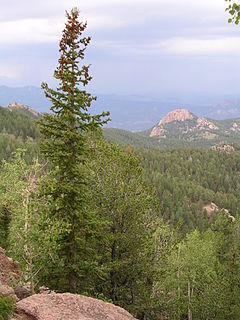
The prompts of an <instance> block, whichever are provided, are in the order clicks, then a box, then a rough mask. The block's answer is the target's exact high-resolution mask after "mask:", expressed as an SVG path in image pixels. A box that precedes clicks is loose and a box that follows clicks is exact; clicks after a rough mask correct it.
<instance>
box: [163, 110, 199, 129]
mask: <svg viewBox="0 0 240 320" xmlns="http://www.w3.org/2000/svg"><path fill="white" fill-rule="evenodd" d="M193 118H194V116H193V114H192V113H190V112H189V111H188V110H187V109H175V110H173V111H171V112H169V113H168V114H167V115H166V116H165V117H163V118H162V119H161V121H160V122H159V124H158V125H159V126H161V125H162V126H163V125H165V124H166V123H169V122H173V121H186V120H192V119H193Z"/></svg>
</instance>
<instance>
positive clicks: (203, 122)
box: [197, 117, 219, 130]
mask: <svg viewBox="0 0 240 320" xmlns="http://www.w3.org/2000/svg"><path fill="white" fill-rule="evenodd" d="M197 127H198V128H199V129H205V128H208V129H211V130H218V129H219V128H218V126H216V125H215V123H213V122H212V121H209V120H207V119H205V118H203V117H201V118H198V119H197Z"/></svg>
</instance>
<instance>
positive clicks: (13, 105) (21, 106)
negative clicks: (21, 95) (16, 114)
mask: <svg viewBox="0 0 240 320" xmlns="http://www.w3.org/2000/svg"><path fill="white" fill-rule="evenodd" d="M8 109H9V110H10V111H13V110H20V111H23V112H25V113H29V114H31V115H32V116H34V117H39V116H41V114H40V113H39V112H37V111H36V110H34V109H33V108H31V107H29V106H26V105H25V104H21V103H17V102H12V103H9V105H8Z"/></svg>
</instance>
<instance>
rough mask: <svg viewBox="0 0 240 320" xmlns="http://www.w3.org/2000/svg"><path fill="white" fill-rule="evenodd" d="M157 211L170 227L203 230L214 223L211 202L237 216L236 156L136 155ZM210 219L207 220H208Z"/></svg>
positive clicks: (239, 165)
mask: <svg viewBox="0 0 240 320" xmlns="http://www.w3.org/2000/svg"><path fill="white" fill-rule="evenodd" d="M136 155H137V157H138V158H139V160H140V163H141V165H142V167H143V172H144V177H145V179H146V181H147V182H148V184H149V185H150V186H151V187H152V188H153V189H154V190H155V192H156V196H157V198H158V202H159V206H160V207H159V210H160V212H161V213H162V215H163V217H164V219H165V220H166V221H168V222H169V223H170V224H171V225H174V226H176V225H178V224H179V223H180V224H181V229H182V230H184V231H185V232H186V231H191V230H192V229H194V228H199V229H200V230H205V229H206V228H207V227H208V226H209V224H210V223H212V221H213V220H214V219H215V217H216V215H217V214H218V213H217V212H214V209H213V210H212V211H211V210H210V211H211V213H209V214H207V212H206V210H205V209H204V208H205V207H206V206H207V208H208V206H210V205H211V203H212V202H213V203H214V204H216V205H217V207H218V208H219V211H220V210H221V209H227V210H229V213H231V214H232V215H233V216H236V215H238V214H239V212H240V152H239V151H238V152H232V153H230V154H229V153H226V152H219V151H217V152H216V151H203V150H172V151H167V150H166V151H158V150H151V151H147V150H144V149H141V150H138V151H136ZM209 215H210V216H209Z"/></svg>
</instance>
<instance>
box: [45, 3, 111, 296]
mask: <svg viewBox="0 0 240 320" xmlns="http://www.w3.org/2000/svg"><path fill="white" fill-rule="evenodd" d="M66 17H67V22H66V24H65V28H64V30H63V34H62V38H61V41H60V48H59V52H60V58H59V65H58V67H57V69H56V70H55V72H54V77H55V78H56V79H57V80H58V82H59V85H58V87H57V89H56V90H54V89H51V88H49V86H48V85H47V84H46V83H43V84H42V88H43V89H44V90H45V95H46V97H47V98H49V99H50V100H51V103H52V107H51V111H52V112H53V114H46V115H45V116H44V117H43V119H42V120H41V121H40V131H41V133H42V135H43V137H44V140H43V142H42V144H41V149H42V152H43V154H44V155H45V156H46V158H48V160H49V161H50V162H51V164H52V166H53V167H54V168H57V170H58V174H57V176H56V178H55V181H54V189H53V191H52V197H53V199H54V201H55V208H54V210H53V212H52V215H53V218H55V219H57V220H58V221H59V220H60V221H62V223H63V225H64V226H65V232H64V233H63V234H62V235H61V241H60V243H59V246H60V253H59V254H60V255H61V258H62V270H63V271H62V273H63V274H62V277H63V278H67V281H68V284H64V285H63V284H62V285H61V286H62V289H63V288H64V289H65V290H70V291H72V292H76V291H77V278H78V272H79V270H80V269H81V267H80V266H79V265H80V264H81V263H83V262H81V257H80V255H81V253H82V251H83V250H82V249H81V243H80V242H81V241H83V238H84V232H85V231H84V223H87V221H88V218H89V217H88V214H89V212H88V210H87V207H86V203H85V199H84V198H85V196H84V193H85V192H86V188H85V185H86V181H87V179H86V174H85V173H84V163H85V161H86V158H87V145H86V138H85V137H86V133H87V132H88V131H89V130H92V129H94V128H97V127H99V126H101V125H103V123H106V122H107V120H108V119H106V118H105V120H104V119H103V117H104V116H106V115H108V113H104V112H103V113H102V114H99V115H94V116H92V115H90V113H89V111H88V109H89V107H90V106H91V102H92V101H93V100H95V99H96V97H93V96H91V94H90V93H87V92H86V91H85V90H84V87H85V86H86V85H87V84H88V82H89V81H90V80H91V76H90V75H89V65H88V66H86V65H82V66H81V67H80V66H79V63H80V61H81V60H82V59H84V53H85V49H86V47H87V45H88V44H89V42H90V37H83V36H82V34H83V32H84V30H85V28H86V26H87V23H82V22H79V20H78V17H79V11H78V10H77V9H72V10H71V12H70V13H68V12H66ZM80 230H81V232H82V234H79V232H80ZM82 246H83V245H82ZM58 276H59V277H61V275H58ZM59 285H60V284H59Z"/></svg>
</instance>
